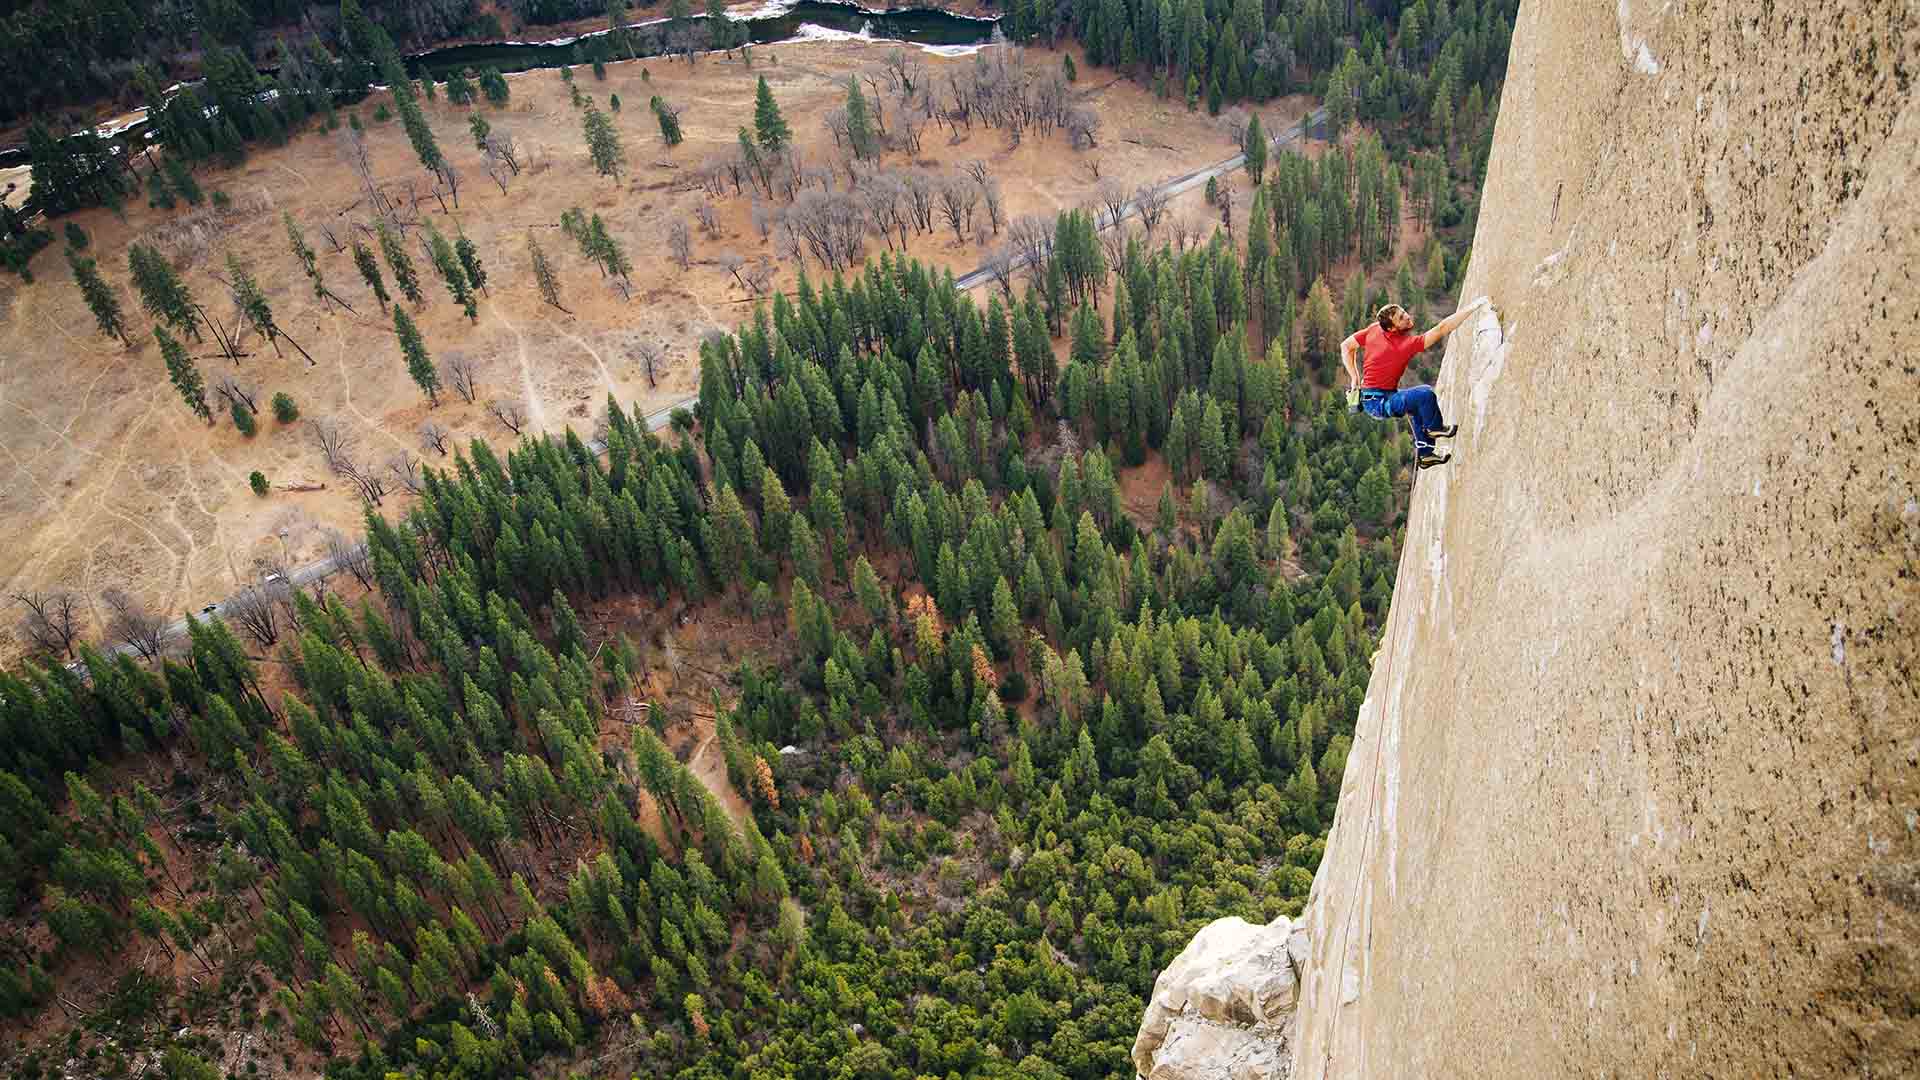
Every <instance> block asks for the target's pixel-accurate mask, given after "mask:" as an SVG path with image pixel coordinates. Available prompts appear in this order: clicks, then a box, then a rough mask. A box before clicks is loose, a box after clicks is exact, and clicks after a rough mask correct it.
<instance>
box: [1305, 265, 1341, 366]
mask: <svg viewBox="0 0 1920 1080" xmlns="http://www.w3.org/2000/svg"><path fill="white" fill-rule="evenodd" d="M1339 340H1340V331H1339V329H1338V328H1337V327H1336V326H1335V324H1334V314H1333V295H1332V293H1330V292H1329V291H1328V289H1327V281H1326V279H1325V278H1315V279H1314V282H1313V288H1311V289H1309V290H1307V310H1306V311H1305V313H1304V314H1303V316H1302V318H1301V320H1300V347H1301V348H1300V351H1301V354H1302V356H1304V357H1305V359H1306V361H1307V364H1308V365H1309V366H1310V367H1312V368H1313V369H1314V370H1315V371H1320V370H1323V369H1324V368H1325V367H1326V365H1327V363H1328V361H1329V360H1331V359H1332V358H1333V355H1334V352H1333V350H1334V347H1335V345H1336V344H1337V343H1338V342H1339Z"/></svg>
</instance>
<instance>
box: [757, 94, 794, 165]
mask: <svg viewBox="0 0 1920 1080" xmlns="http://www.w3.org/2000/svg"><path fill="white" fill-rule="evenodd" d="M753 93H754V97H753V130H754V135H755V136H756V137H757V138H758V139H759V141H760V149H761V150H763V151H765V152H766V154H767V156H768V157H774V158H777V157H779V156H780V155H781V154H783V153H785V152H786V149H787V147H788V146H789V145H791V144H792V142H793V129H792V128H790V127H788V126H787V121H786V118H785V117H783V116H781V115H780V106H779V104H777V103H776V102H775V101H774V100H773V90H772V89H770V88H769V87H768V86H767V77H766V76H765V75H762V76H760V85H759V86H757V87H756V88H755V89H754V92H753Z"/></svg>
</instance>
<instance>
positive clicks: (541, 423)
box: [487, 304, 606, 431]
mask: <svg viewBox="0 0 1920 1080" xmlns="http://www.w3.org/2000/svg"><path fill="white" fill-rule="evenodd" d="M487 311H488V312H490V313H491V314H492V315H493V317H494V318H496V319H498V320H500V325H502V326H504V327H506V328H507V329H508V330H511V331H512V332H513V340H514V342H515V343H516V344H517V345H518V346H519V355H520V389H521V392H522V393H524V394H525V395H526V398H527V425H528V426H529V427H532V428H534V429H535V430H540V431H544V430H546V426H547V405H546V402H544V401H542V400H541V399H540V392H539V391H538V390H536V389H534V386H533V366H532V365H531V364H529V363H528V362H527V337H526V335H525V334H522V333H521V332H520V328H519V327H518V326H515V325H514V324H513V322H512V321H511V320H509V319H508V318H507V317H506V316H505V315H503V314H501V312H500V305H498V304H488V305H487ZM601 370H602V371H605V370H606V369H605V368H602V369H601Z"/></svg>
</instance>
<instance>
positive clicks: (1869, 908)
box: [1136, 0, 1920, 1078]
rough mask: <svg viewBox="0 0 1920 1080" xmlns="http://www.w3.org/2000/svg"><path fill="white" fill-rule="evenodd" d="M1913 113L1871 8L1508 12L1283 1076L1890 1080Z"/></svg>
mask: <svg viewBox="0 0 1920 1080" xmlns="http://www.w3.org/2000/svg"><path fill="white" fill-rule="evenodd" d="M1917 76H1920V4H1916V3H1914V2H1912V0H1904V2H1902V0H1893V2H1880V3H1866V2H1860V0H1833V2H1829V3H1824V4H1818V5H1815V4H1807V3H1777V2H1774V3H1761V2H1753V0H1697V2H1694V3H1690V4H1685V5H1680V4H1673V3H1666V4H1664V5H1654V4H1651V3H1646V2H1642V0H1631V2H1630V0H1619V2H1618V3H1616V4H1606V5H1602V4H1593V3H1583V4H1576V3H1570V2H1564V0H1563V2H1553V3H1534V2H1529V3H1526V4H1523V6H1522V8H1521V13H1520V19H1519V21H1518V24H1517V26H1516V32H1515V35H1514V45H1513V57H1512V62H1511V71H1510V75H1509V80H1508V83H1507V88H1506V92H1505V95H1504V100H1503V102H1502V107H1501V112H1500V119H1499V123H1498V126H1497V130H1496V135H1495V147H1494V153H1493V157H1492V161H1491V165H1490V168H1489V175H1488V181H1487V185H1486V191H1485V196H1484V198H1483V201H1482V203H1481V211H1480V218H1479V227H1478V233H1477V236H1476V238H1475V243H1474V253H1473V259H1472V263H1471V267H1470V270H1469V273H1468V276H1467V281H1466V283H1465V288H1464V295H1467V296H1475V295H1480V294H1487V295H1490V296H1491V297H1492V298H1493V301H1494V304H1495V311H1494V312H1491V313H1488V314H1487V315H1485V317H1483V318H1481V319H1480V320H1479V321H1478V322H1476V323H1473V324H1469V326H1468V327H1467V328H1466V329H1464V330H1462V331H1461V332H1460V333H1458V334H1456V335H1455V336H1454V337H1453V339H1452V340H1451V341H1450V343H1449V345H1448V350H1447V356H1446V360H1445V365H1444V367H1443V370H1442V373H1441V376H1440V379H1439V382H1438V385H1437V389H1438V390H1439V393H1440V397H1441V401H1442V403H1443V405H1444V407H1445V409H1446V412H1447V415H1448V417H1449V419H1457V420H1458V422H1459V423H1460V425H1461V435H1460V438H1459V439H1458V440H1457V443H1458V445H1457V447H1456V459H1455V461H1454V463H1453V464H1452V465H1450V466H1448V467H1446V468H1444V469H1437V470H1432V471H1429V472H1426V473H1423V474H1421V476H1420V478H1419V481H1418V484H1417V487H1416V490H1415V495H1414V501H1413V512H1412V518H1411V523H1410V526H1409V529H1408V534H1407V540H1406V547H1405V552H1404V555H1403V557H1402V560H1401V566H1400V576H1399V582H1398V587H1397V589H1396V592H1395V595H1394V600H1393V608H1392V613H1391V615H1390V617H1389V620H1388V629H1387V633H1386V637H1385V640H1384V641H1383V643H1382V645H1381V651H1380V654H1379V656H1378V658H1377V660H1376V662H1375V665H1374V670H1373V681H1372V684H1371V688H1370V692H1369V697H1368V700H1367V703H1366V705H1365V706H1364V708H1363V710H1362V714H1361V716H1360V719H1359V730H1358V733H1357V737H1356V742H1355V745H1354V747H1353V751H1352V753H1351V755H1350V756H1349V758H1348V764H1347V771H1346V775H1345V777H1344V780H1343V785H1342V789H1341V796H1340V800H1341V801H1340V808H1339V813H1338V817H1337V819H1336V822H1335V825H1334V830H1333V834H1332V837H1331V838H1330V841H1329V845H1328V849H1327V854H1326V858H1325V860H1324V862H1323V863H1322V865H1321V867H1320V870H1319V873H1318V876H1317V878H1316V880H1315V883H1314V889H1313V894H1312V899H1311V901H1310V902H1309V905H1308V908H1307V910H1306V911H1305V912H1304V913H1303V916H1302V919H1301V925H1300V929H1301V930H1302V931H1303V934H1302V941H1303V945H1304V948H1303V949H1302V950H1301V952H1302V953H1303V954H1304V955H1303V957H1302V959H1301V960H1300V962H1299V964H1298V966H1297V968H1296V969H1295V972H1294V974H1295V975H1296V977H1297V979H1298V983H1299V985H1298V996H1299V1003H1298V1006H1297V1011H1296V1013H1295V1014H1294V1016H1293V1017H1291V1019H1290V1020H1288V1019H1286V1018H1282V1019H1279V1020H1275V1019H1273V1018H1270V1017H1266V1018H1262V1020H1261V1024H1262V1025H1263V1026H1264V1030H1266V1031H1268V1032H1274V1033H1276V1034H1274V1035H1273V1036H1272V1038H1273V1039H1274V1041H1276V1042H1278V1043H1283V1044H1284V1045H1286V1046H1287V1047H1288V1048H1289V1051H1290V1053H1291V1055H1292V1061H1291V1075H1292V1076H1294V1077H1296V1078H1301V1077H1323V1076H1340V1077H1383V1076H1407V1077H1423V1076H1433V1077H1439V1076H1495V1077H1500V1076H1528V1077H1532V1076H1569V1075H1634V1076H1648V1075H1695V1076H1699V1075H1715V1076H1760V1075H1769V1076H1770V1075H1786V1074H1789V1073H1792V1074H1794V1075H1803V1076H1808V1075H1810V1076H1825V1075H1848V1076H1893V1075H1903V1076H1912V1075H1920V328H1916V323H1917V322H1920V164H1917V163H1920V89H1917V88H1916V87H1915V80H1916V77H1917ZM1253 929H1255V928H1249V930H1253ZM1293 929H1294V927H1293V926H1292V925H1291V924H1284V923H1283V924H1276V926H1275V927H1272V928H1267V930H1266V931H1264V932H1265V933H1267V934H1274V933H1291V932H1292V931H1293ZM1212 932H1213V928H1209V930H1208V933H1212ZM1203 937H1204V935H1203ZM1186 959H1187V958H1186V957H1184V956H1183V958H1182V960H1183V961H1185V960H1186ZM1175 967H1176V968H1179V967H1181V964H1178V963H1177V964H1176V965H1175ZM1191 968H1192V965H1188V968H1187V972H1188V973H1187V974H1186V975H1183V976H1182V981H1183V982H1184V983H1185V984H1188V985H1190V984H1191V983H1192V982H1193V981H1194V980H1195V979H1196V978H1201V979H1204V977H1205V976H1204V973H1195V972H1193V971H1192V970H1191ZM1170 974H1171V971H1170ZM1211 994H1212V997H1213V998H1214V999H1220V998H1222V997H1223V996H1224V997H1226V998H1231V997H1232V996H1233V995H1232V991H1231V990H1221V989H1219V988H1218V987H1216V988H1215V989H1214V990H1213V991H1211ZM1177 996H1178V995H1171V996H1170V997H1169V1000H1168V1001H1165V1002H1163V1001H1162V1000H1161V995H1158V994H1157V995H1156V1004H1155V1006H1153V1007H1152V1008H1150V1010H1149V1016H1148V1020H1149V1027H1152V1026H1153V1025H1154V1023H1155V1022H1156V1016H1155V1012H1154V1010H1155V1009H1161V1010H1169V1008H1170V1005H1171V1004H1172V998H1173V997H1177ZM1181 1005H1182V1007H1181V1008H1179V1009H1173V1010H1171V1014H1172V1015H1173V1016H1190V1017H1196V1018H1197V1019H1200V1020H1207V1019H1208V1018H1207V1017H1206V1016H1204V1015H1203V1013H1204V1010H1201V1009H1199V1008H1198V1007H1197V1005H1195V1004H1194V1003H1193V1002H1191V1001H1182V1002H1181ZM1209 1022H1211V1021H1209ZM1158 1023H1160V1024H1162V1025H1164V1026H1165V1027H1166V1030H1167V1031H1168V1032H1172V1031H1173V1030H1174V1027H1175V1024H1174V1022H1173V1020H1172V1019H1170V1018H1169V1016H1160V1017H1159V1018H1158ZM1241 1026H1243V1027H1245V1028H1246V1029H1247V1030H1248V1031H1249V1032H1251V1031H1252V1030H1253V1028H1254V1026H1255V1025H1253V1024H1251V1023H1248V1024H1243V1025H1241ZM1147 1035H1148V1032H1147V1031H1144V1030H1143V1032H1142V1039H1143V1041H1145V1042H1152V1041H1153V1040H1150V1039H1148V1038H1147ZM1167 1041H1168V1040H1166V1039H1165V1038H1162V1039H1161V1041H1160V1042H1158V1043H1154V1046H1153V1047H1149V1048H1147V1051H1146V1056H1145V1057H1144V1058H1141V1059H1140V1060H1139V1063H1140V1067H1141V1068H1142V1071H1143V1072H1146V1071H1150V1070H1153V1069H1155V1068H1158V1067H1159V1063H1158V1061H1157V1060H1156V1056H1155V1055H1156V1053H1160V1052H1163V1046H1164V1044H1165V1043H1166V1042H1167ZM1157 1048H1158V1049H1157ZM1139 1050H1140V1047H1139V1046H1138V1045H1137V1046H1136V1052H1137V1053H1138V1051H1139ZM1288 1071H1289V1069H1288V1064H1287V1063H1286V1062H1281V1063H1280V1064H1278V1065H1276V1066H1275V1068H1274V1069H1272V1070H1271V1071H1268V1072H1261V1073H1245V1072H1242V1073H1229V1072H1226V1071H1219V1072H1215V1073H1206V1072H1204V1071H1193V1070H1187V1071H1181V1072H1166V1073H1159V1072H1154V1073H1152V1075H1154V1076H1155V1077H1161V1076H1166V1077H1178V1076H1193V1077H1198V1076H1203V1075H1218V1076H1227V1075H1246V1076H1259V1077H1269V1076H1273V1077H1277V1076H1282V1075H1287V1074H1288Z"/></svg>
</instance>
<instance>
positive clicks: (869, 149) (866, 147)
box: [847, 76, 880, 161]
mask: <svg viewBox="0 0 1920 1080" xmlns="http://www.w3.org/2000/svg"><path fill="white" fill-rule="evenodd" d="M847 146H848V148H849V149H851V150H852V151H853V156H854V157H856V158H858V159H859V160H861V161H866V160H869V159H871V158H874V157H877V156H879V153H880V141H879V138H878V137H877V136H876V135H875V133H874V130H873V117H872V115H871V114H870V113H869V112H868V108H867V98H866V95H864V94H862V93H861V92H860V80H859V78H858V77H854V76H849V77H848V79H847Z"/></svg>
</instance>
